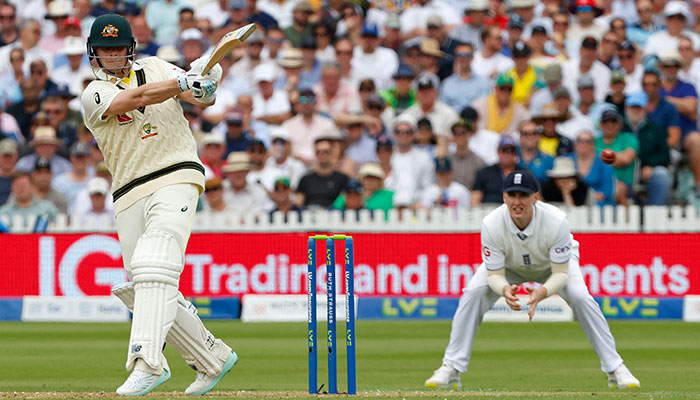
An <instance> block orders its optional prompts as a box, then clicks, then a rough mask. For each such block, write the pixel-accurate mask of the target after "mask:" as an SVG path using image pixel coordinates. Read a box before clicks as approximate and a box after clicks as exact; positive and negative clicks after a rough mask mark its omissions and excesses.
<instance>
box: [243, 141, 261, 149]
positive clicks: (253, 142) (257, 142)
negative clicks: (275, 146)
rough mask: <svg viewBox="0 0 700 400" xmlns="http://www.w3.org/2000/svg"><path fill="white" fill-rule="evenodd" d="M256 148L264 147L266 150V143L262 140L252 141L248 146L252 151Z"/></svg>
mask: <svg viewBox="0 0 700 400" xmlns="http://www.w3.org/2000/svg"><path fill="white" fill-rule="evenodd" d="M255 146H262V148H263V149H264V148H265V142H263V141H262V140H260V139H251V140H250V141H249V142H248V146H246V149H252V148H253V147H255Z"/></svg>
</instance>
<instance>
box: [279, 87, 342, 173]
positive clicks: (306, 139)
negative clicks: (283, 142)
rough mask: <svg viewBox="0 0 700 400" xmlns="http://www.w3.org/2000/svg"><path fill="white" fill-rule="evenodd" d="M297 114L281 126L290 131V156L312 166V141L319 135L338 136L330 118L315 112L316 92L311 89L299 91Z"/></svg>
mask: <svg viewBox="0 0 700 400" xmlns="http://www.w3.org/2000/svg"><path fill="white" fill-rule="evenodd" d="M296 112H297V115H295V116H294V117H292V118H290V119H288V120H287V121H285V122H284V123H283V124H282V125H281V127H282V128H283V129H284V130H286V131H287V132H289V133H290V138H289V141H290V143H291V144H292V156H293V157H294V158H297V159H299V160H301V161H303V162H304V163H305V164H306V165H307V166H312V165H313V161H314V159H315V154H314V141H315V140H316V139H318V138H320V137H340V134H339V133H338V130H337V128H336V126H335V123H334V122H333V120H332V119H330V118H327V117H324V116H322V115H320V114H318V113H317V112H316V94H315V93H314V91H313V90H312V89H308V88H306V89H302V90H300V91H299V101H298V104H297V105H296Z"/></svg>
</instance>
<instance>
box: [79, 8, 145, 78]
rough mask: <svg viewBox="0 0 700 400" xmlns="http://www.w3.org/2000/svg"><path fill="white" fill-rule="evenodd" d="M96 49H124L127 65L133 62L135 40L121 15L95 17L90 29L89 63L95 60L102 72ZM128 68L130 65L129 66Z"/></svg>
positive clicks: (88, 44) (127, 23) (88, 41)
mask: <svg viewBox="0 0 700 400" xmlns="http://www.w3.org/2000/svg"><path fill="white" fill-rule="evenodd" d="M96 47H126V48H127V54H126V58H127V60H128V63H129V64H130V63H131V62H133V61H134V55H135V50H136V39H135V38H134V35H133V33H132V32H131V25H129V21H127V20H126V18H124V17H123V16H121V15H118V14H105V15H101V16H99V17H97V18H96V19H95V21H94V22H93V23H92V27H91V28H90V36H88V39H87V53H88V56H89V57H90V61H92V60H96V61H97V64H98V65H99V69H103V70H104V66H103V65H102V62H101V59H102V58H105V57H98V56H97V54H96V53H95V48H96ZM129 67H130V65H129Z"/></svg>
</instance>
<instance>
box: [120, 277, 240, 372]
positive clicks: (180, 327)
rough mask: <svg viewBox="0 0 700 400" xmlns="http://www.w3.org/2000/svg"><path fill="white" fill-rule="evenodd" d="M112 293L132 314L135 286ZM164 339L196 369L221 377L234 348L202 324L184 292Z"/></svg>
mask: <svg viewBox="0 0 700 400" xmlns="http://www.w3.org/2000/svg"><path fill="white" fill-rule="evenodd" d="M112 293H114V295H115V296H116V297H117V298H119V300H121V301H122V302H123V303H124V305H125V306H126V307H127V308H128V309H129V310H130V311H132V310H133V309H134V295H135V293H134V284H133V283H131V282H127V283H123V284H121V285H118V286H115V287H114V288H112ZM165 340H166V341H167V342H168V343H170V344H171V345H172V346H173V347H174V348H175V349H176V350H177V351H178V352H179V353H180V354H181V355H182V358H184V359H185V361H186V362H187V364H188V365H190V366H191V367H192V368H193V369H195V370H197V371H200V372H204V373H206V374H207V375H212V376H213V375H218V374H219V373H220V372H221V366H222V364H223V363H224V361H226V357H228V355H229V354H230V353H231V348H230V347H229V346H227V345H226V344H225V343H224V342H222V341H221V340H220V339H216V338H215V337H214V335H212V334H211V333H210V332H209V331H208V330H207V329H206V328H205V327H204V324H202V321H201V320H200V319H199V316H198V315H197V309H196V308H195V306H194V305H192V303H190V302H189V301H187V300H185V297H184V296H182V294H181V293H178V295H177V312H176V315H175V322H174V323H173V325H172V327H171V328H170V331H168V335H167V336H166V338H165Z"/></svg>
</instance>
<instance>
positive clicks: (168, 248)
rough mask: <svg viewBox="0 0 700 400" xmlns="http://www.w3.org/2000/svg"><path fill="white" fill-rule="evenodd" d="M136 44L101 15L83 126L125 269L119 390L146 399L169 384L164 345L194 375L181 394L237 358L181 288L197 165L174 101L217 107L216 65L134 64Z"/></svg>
mask: <svg viewBox="0 0 700 400" xmlns="http://www.w3.org/2000/svg"><path fill="white" fill-rule="evenodd" d="M135 47H136V42H135V40H134V36H133V35H132V33H131V26H130V25H129V23H128V22H127V20H126V19H125V18H124V17H122V16H119V15H115V14H107V15H103V16H100V17H98V18H97V19H95V21H94V22H93V24H92V27H91V29H90V36H89V37H88V40H87V52H88V56H89V59H90V64H91V66H92V68H93V71H94V72H95V75H96V77H97V80H95V81H93V82H92V83H90V84H89V85H88V86H87V88H85V91H84V92H83V94H82V96H81V102H82V105H83V108H84V110H85V120H86V121H85V124H86V126H87V127H88V128H89V129H90V131H91V132H92V134H93V135H94V137H95V139H96V140H97V143H98V145H99V147H100V150H102V153H103V154H104V157H105V162H106V163H107V167H108V168H109V171H110V172H111V173H112V177H113V197H114V211H115V214H116V220H117V232H118V234H119V243H120V245H121V248H122V256H123V259H124V268H126V271H127V274H128V276H129V279H130V281H131V282H128V283H125V284H123V285H119V286H116V287H114V288H113V289H112V292H113V293H114V294H115V295H116V296H117V297H118V298H119V299H121V300H122V301H123V302H124V304H125V305H126V306H127V307H128V308H129V309H130V310H131V311H132V312H133V322H132V325H131V337H130V339H129V348H128V355H127V360H126V369H127V370H128V371H130V372H131V374H130V375H129V377H128V378H127V380H126V382H124V384H122V385H121V386H120V387H119V388H118V389H117V394H119V395H124V396H140V395H145V394H147V393H148V392H150V391H151V390H153V389H154V388H155V387H157V386H158V385H160V384H161V383H163V382H165V381H167V380H168V379H169V378H170V367H169V366H168V363H167V361H166V359H165V357H164V356H163V352H162V351H163V348H164V346H165V342H166V341H167V342H168V343H170V344H171V345H172V346H173V347H175V348H176V349H177V351H179V352H180V354H181V355H182V357H183V358H184V359H185V361H186V362H187V364H189V365H190V366H191V367H192V368H193V369H195V370H196V371H197V377H196V379H195V381H194V382H193V383H192V384H191V385H190V386H189V387H188V388H187V390H185V394H188V395H201V394H204V393H207V392H208V391H210V390H211V389H212V388H213V387H214V386H215V385H216V384H217V383H218V382H219V380H221V378H222V377H223V376H224V375H225V374H226V373H227V372H228V371H229V370H230V369H231V368H232V367H233V366H234V365H235V364H236V362H237V361H238V355H237V354H236V353H235V352H234V351H232V350H231V348H230V347H229V346H227V345H226V344H225V343H224V342H223V341H221V340H220V339H217V338H215V337H214V335H212V334H211V333H210V332H209V331H208V330H207V329H206V328H205V327H204V325H203V324H202V321H201V320H200V319H199V317H198V316H197V310H196V309H195V307H194V306H193V305H192V304H191V303H190V302H188V301H187V300H185V298H184V297H183V296H182V294H181V293H180V292H179V291H178V286H179V281H180V274H181V273H182V270H183V268H184V264H185V263H184V254H185V248H186V247H187V241H188V239H189V236H190V226H191V224H192V218H193V216H194V213H195V209H196V205H197V199H198V197H199V195H200V193H201V192H202V191H203V189H204V167H203V166H202V164H201V163H200V161H199V158H198V156H197V145H196V143H195V140H194V137H193V136H192V132H191V131H190V129H189V125H188V123H187V120H186V119H185V117H184V116H183V112H182V108H181V107H180V105H179V103H178V99H181V100H184V101H186V102H188V103H192V104H195V105H201V106H205V107H206V106H207V105H211V104H213V103H214V101H215V99H216V89H217V87H218V83H219V80H220V79H221V73H222V70H221V66H219V65H218V64H217V65H216V66H215V67H214V68H212V70H211V71H209V73H207V74H206V75H204V76H201V75H200V72H201V71H202V69H203V67H204V65H205V64H206V60H205V59H199V60H196V61H195V62H193V63H192V69H191V70H190V71H187V72H184V71H183V70H181V69H180V68H178V67H176V66H174V65H172V64H169V63H167V62H165V61H163V60H160V59H158V58H156V57H149V58H145V59H141V60H135V59H134V51H135Z"/></svg>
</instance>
